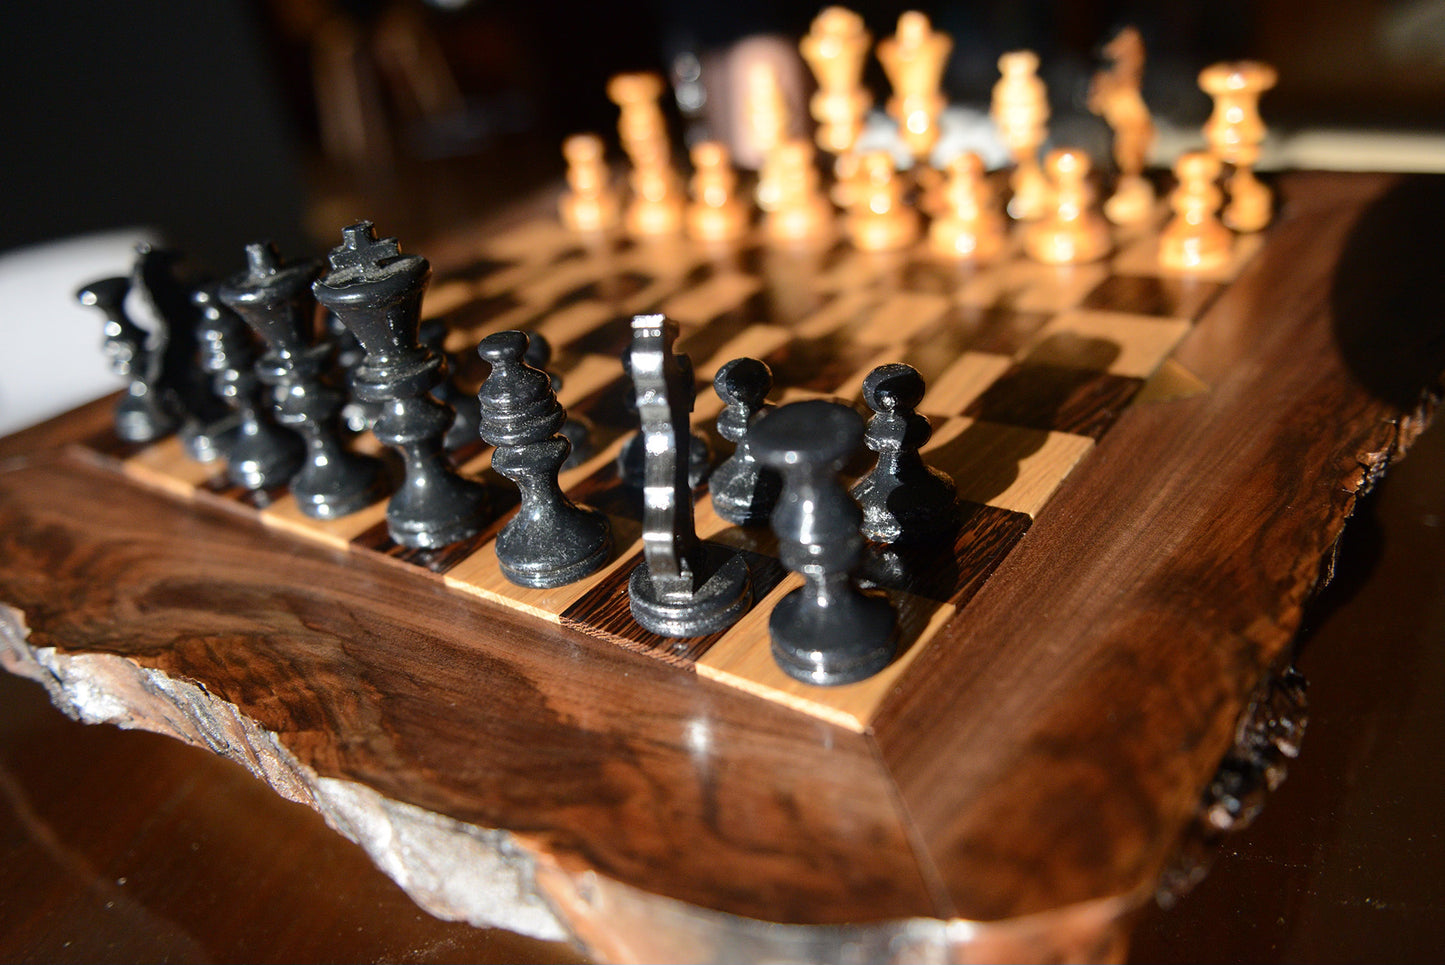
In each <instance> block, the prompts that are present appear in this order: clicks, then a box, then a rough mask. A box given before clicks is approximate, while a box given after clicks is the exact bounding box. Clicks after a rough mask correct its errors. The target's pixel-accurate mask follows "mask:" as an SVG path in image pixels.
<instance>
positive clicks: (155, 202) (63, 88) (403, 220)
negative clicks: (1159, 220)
mask: <svg viewBox="0 0 1445 965" xmlns="http://www.w3.org/2000/svg"><path fill="white" fill-rule="evenodd" d="M819 8H820V4H819V3H818V2H816V0H815V2H799V0H687V2H682V0H609V2H606V3H583V2H562V0H531V2H528V3H501V2H495V0H431V2H429V3H423V2H421V0H208V2H206V3H204V4H196V3H188V2H185V0H148V2H146V3H139V4H137V3H123V2H119V0H48V2H46V3H9V4H4V5H3V9H0V78H3V81H4V89H5V90H7V91H9V92H11V96H10V97H9V98H8V101H9V103H8V104H7V109H6V136H5V138H4V146H3V148H0V150H3V151H4V167H3V170H4V172H5V174H6V176H7V177H6V180H7V186H8V188H9V190H7V191H6V195H7V199H6V203H5V212H6V213H5V217H4V218H3V219H0V250H4V249H10V248H14V247H16V246H20V245H25V244H32V243H36V242H42V241H49V240H53V239H56V238H63V237H68V236H72V235H76V234H80V233H85V232H92V231H97V230H102V229H107V228H117V227H128V226H133V225H146V226H151V227H153V228H156V229H158V230H159V231H160V233H161V234H163V235H164V236H165V237H166V238H167V239H169V240H170V241H171V242H172V243H173V244H175V245H176V246H178V247H181V248H183V249H184V250H187V251H190V252H193V253H194V254H195V255H196V256H197V257H198V258H199V259H201V260H202V261H204V262H205V263H208V264H210V265H211V266H212V267H213V270H216V271H230V270H231V269H232V268H233V267H234V266H236V265H238V264H239V262H240V251H241V246H242V245H243V244H244V243H245V242H247V241H249V240H254V239H256V238H259V237H262V236H268V237H274V238H275V239H276V240H277V241H278V242H279V243H281V244H282V245H283V246H284V247H286V248H287V249H289V250H293V251H294V250H297V249H298V247H306V248H308V249H315V248H319V247H320V246H322V245H328V244H329V243H330V237H331V235H332V234H333V233H334V232H335V231H336V228H337V226H339V225H340V224H342V223H345V219H347V218H350V217H354V216H355V215H356V214H358V213H362V212H364V213H366V214H367V216H368V217H372V218H373V219H374V220H376V221H377V222H378V224H379V225H380V226H381V227H382V229H383V230H384V231H386V232H388V233H394V234H398V235H399V236H401V237H402V238H403V240H404V241H405V240H406V239H407V238H417V237H424V236H425V235H427V234H428V233H430V232H431V231H433V230H436V229H439V228H446V227H451V226H455V225H457V224H460V223H463V222H465V221H466V220H468V219H472V218H475V217H477V216H478V215H481V214H483V213H484V212H485V211H486V210H488V208H489V207H490V206H492V205H493V204H494V203H495V202H496V200H497V199H502V198H509V197H514V196H515V195H516V193H517V192H518V191H519V190H525V189H526V188H527V187H531V186H534V185H539V184H542V183H546V182H549V181H553V180H555V179H557V178H559V177H560V175H561V173H562V170H563V168H562V161H561V156H560V153H559V151H558V145H559V143H560V140H561V138H563V137H564V136H566V135H567V134H569V133H573V132H576V131H581V130H593V131H598V132H600V133H603V134H604V135H605V136H607V137H608V138H609V140H610V141H611V143H612V146H613V150H614V154H615V145H616V112H615V108H614V107H613V106H612V104H611V103H610V102H609V101H608V100H607V98H606V96H605V93H604V86H605V84H606V81H607V78H608V77H609V76H611V75H612V74H614V73H617V72H619V71H622V70H644V69H645V70H655V71H657V72H659V73H661V74H663V75H664V76H667V77H669V78H671V79H672V80H673V81H674V84H675V88H674V89H675V91H676V93H677V94H678V95H679V99H680V100H681V101H682V103H683V104H684V106H685V107H687V108H688V112H689V113H692V114H694V115H697V114H704V115H705V113H706V105H701V106H700V105H699V103H698V102H699V100H700V99H705V98H706V96H707V94H708V85H709V80H710V78H709V77H707V76H699V74H700V72H703V70H704V68H706V67H708V66H715V65H716V64H718V63H719V62H720V61H719V57H720V56H721V55H725V54H726V52H727V51H728V50H729V49H730V48H731V47H732V46H733V45H735V44H736V43H737V42H738V41H740V40H743V39H744V38H748V37H751V36H755V35H759V34H773V35H777V36H780V37H781V38H783V39H784V40H785V41H786V42H787V43H788V44H789V45H790V46H791V44H793V43H795V42H796V40H797V38H799V37H801V36H802V35H803V34H804V33H806V32H807V29H808V25H809V23H810V21H811V19H812V18H813V17H814V16H815V15H816V14H817V12H818V10H819ZM853 8H854V9H856V10H858V12H860V13H861V14H862V15H863V16H864V18H865V20H866V21H867V24H868V26H869V29H870V30H871V31H872V33H873V35H874V37H875V38H881V37H885V36H888V35H890V34H892V32H893V29H894V25H895V23H896V21H897V17H898V14H899V13H900V12H901V11H903V10H904V9H907V8H908V5H907V4H903V3H880V2H865V3H856V4H853ZM927 12H928V13H929V14H930V16H931V17H932V19H933V21H934V24H935V26H936V27H937V29H940V30H944V31H947V32H949V33H951V34H952V36H953V38H954V41H955V46H954V51H953V56H952V59H951V61H950V63H949V66H948V70H947V74H946V77H945V89H946V93H947V94H948V96H949V98H950V100H951V101H952V102H953V103H955V104H959V105H965V106H973V107H977V108H980V109H984V108H986V106H987V102H988V97H989V91H990V88H991V87H992V85H993V83H994V82H995V80H996V79H997V70H996V67H995V63H996V61H997V58H998V55H999V54H1000V53H1001V52H1003V51H1006V50H1011V49H1016V48H1021V47H1027V48H1031V49H1034V50H1036V51H1037V52H1038V53H1039V55H1040V57H1041V62H1042V66H1041V73H1042V75H1043V77H1044V79H1045V81H1046V82H1047V84H1048V87H1049V92H1050V98H1051V100H1052V102H1053V103H1052V109H1053V122H1052V125H1051V126H1052V129H1053V131H1054V137H1055V140H1056V141H1057V140H1059V139H1061V138H1067V139H1069V140H1073V141H1078V140H1087V139H1088V136H1089V135H1088V134H1087V131H1088V130H1089V129H1090V128H1091V127H1097V123H1098V122H1097V121H1095V119H1093V118H1092V117H1091V116H1090V115H1088V113H1087V112H1086V111H1085V110H1084V107H1083V103H1084V91H1085V88H1086V86H1087V83H1088V78H1089V76H1090V74H1091V73H1092V72H1093V71H1094V70H1095V69H1096V68H1097V67H1098V65H1099V63H1100V57H1099V48H1100V46H1101V45H1102V44H1103V43H1104V42H1106V41H1107V40H1108V39H1109V38H1110V37H1111V36H1112V35H1113V34H1114V33H1115V32H1116V31H1117V30H1118V29H1119V28H1120V27H1121V26H1123V25H1125V24H1134V25H1136V26H1137V27H1138V28H1139V29H1140V30H1141V32H1142V33H1143V36H1144V39H1145V42H1146V44H1147V47H1148V56H1149V60H1148V64H1147V67H1146V87H1145V97H1146V100H1147V101H1148V103H1149V104H1150V106H1151V108H1152V109H1153V111H1154V112H1155V114H1156V115H1157V116H1158V117H1159V118H1160V119H1161V120H1162V121H1163V122H1165V123H1166V124H1172V125H1175V126H1177V127H1179V128H1182V129H1196V130H1197V127H1198V125H1199V124H1201V123H1202V122H1203V120H1204V119H1205V117H1206V116H1207V114H1208V111H1209V102H1208V100H1207V98H1206V97H1205V95H1203V94H1201V93H1200V92H1199V90H1198V87H1197V85H1196V84H1195V77H1196V75H1197V74H1198V71H1199V69H1200V68H1201V67H1203V66H1205V65H1207V64H1208V63H1211V62H1213V61H1217V60H1222V59H1236V58H1243V57H1249V58H1256V59H1262V60H1266V61H1269V62H1271V63H1274V64H1275V65H1276V66H1277V67H1278V68H1279V73H1280V82H1279V86H1278V87H1277V89H1275V90H1274V91H1272V92H1270V93H1269V94H1267V95H1266V97H1265V100H1264V104H1263V113H1264V116H1265V118H1266V120H1267V121H1268V122H1269V123H1270V125H1271V127H1272V131H1273V135H1274V137H1275V138H1276V139H1279V138H1285V137H1288V136H1289V135H1290V134H1292V133H1298V132H1300V131H1304V130H1317V129H1320V128H1327V129H1342V128H1352V129H1356V130H1373V131H1382V130H1390V131H1402V132H1408V131H1427V132H1434V133H1445V2H1442V0H1313V2H1311V0H1283V2H1281V0H1277V2H1267V3H1250V2H1243V0H1178V2H1171V3H1168V4H1156V3H1145V2H1133V3H1130V2H1104V0H1099V2H1089V0H1077V2H1072V3H1062V4H1055V3H1046V2H1042V0H1009V2H958V0H952V2H941V3H935V4H929V5H927ZM804 76H806V74H805V75H804ZM868 79H869V81H870V82H871V83H870V86H871V87H872V89H873V91H874V92H875V97H876V98H877V101H878V103H879V104H881V101H882V99H883V97H884V96H886V93H887V90H888V88H887V85H886V81H885V80H884V78H883V76H882V71H881V69H879V67H878V66H877V63H876V61H873V62H872V63H871V66H870V69H869V78H868ZM717 93H721V92H717V91H715V92H714V94H715V95H716V94H717ZM671 107H672V109H673V115H674V116H673V120H674V124H675V126H674V133H675V135H677V134H681V133H682V132H683V129H684V124H683V117H682V114H683V111H681V110H679V109H678V100H674V101H673V103H672V104H671ZM706 123H707V121H706V118H705V117H704V118H703V119H701V120H698V119H696V118H695V119H694V121H693V126H695V127H696V126H699V125H701V126H702V127H706ZM1101 143H1102V142H1101ZM1103 153H1106V152H1103ZM1384 160H1385V161H1388V160H1389V158H1386V159H1384ZM1421 163H1424V162H1421ZM1436 163H1437V164H1445V161H1442V160H1438V159H1437V161H1436ZM1375 166H1379V164H1378V163H1377V164H1376V165H1375Z"/></svg>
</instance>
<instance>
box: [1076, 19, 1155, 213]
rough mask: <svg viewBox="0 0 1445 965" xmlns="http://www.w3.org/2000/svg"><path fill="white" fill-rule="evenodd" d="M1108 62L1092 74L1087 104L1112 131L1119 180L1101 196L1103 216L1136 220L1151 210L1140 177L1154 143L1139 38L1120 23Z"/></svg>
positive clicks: (1150, 194)
mask: <svg viewBox="0 0 1445 965" xmlns="http://www.w3.org/2000/svg"><path fill="white" fill-rule="evenodd" d="M1104 55H1105V56H1106V57H1108V58H1109V60H1110V62H1111V63H1110V65H1109V67H1108V68H1107V69H1106V70H1101V71H1099V72H1098V73H1097V74H1095V75H1094V79H1093V82H1092V83H1091V84H1090V85H1089V97H1088V107H1089V110H1091V111H1093V112H1094V113H1095V114H1098V115H1099V116H1100V117H1102V118H1104V120H1105V121H1107V122H1108V124H1109V127H1110V129H1112V130H1113V132H1114V162H1115V164H1117V165H1118V168H1119V182H1118V184H1117V185H1115V188H1114V193H1113V194H1112V195H1111V196H1110V197H1109V199H1108V200H1107V201H1105V202H1104V216H1105V217H1107V218H1108V219H1109V220H1110V221H1112V222H1114V223H1115V224H1117V225H1130V224H1138V223H1139V222H1141V221H1146V220H1148V218H1149V216H1150V214H1152V213H1153V211H1154V186H1153V185H1151V184H1150V183H1149V182H1148V180H1146V179H1145V178H1144V164H1145V162H1146V161H1147V160H1148V158H1149V148H1150V147H1151V146H1152V145H1153V143H1154V119H1153V118H1152V117H1150V115H1149V107H1148V105H1146V104H1145V103H1144V96H1143V94H1142V93H1141V89H1142V87H1143V83H1144V40H1143V38H1142V37H1140V36H1139V31H1137V30H1135V29H1134V28H1133V27H1125V28H1124V29H1123V30H1121V31H1119V35H1118V36H1117V37H1115V38H1114V39H1113V40H1112V41H1110V42H1109V44H1108V46H1106V47H1105V48H1104Z"/></svg>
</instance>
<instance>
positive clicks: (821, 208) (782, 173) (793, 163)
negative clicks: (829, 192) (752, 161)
mask: <svg viewBox="0 0 1445 965" xmlns="http://www.w3.org/2000/svg"><path fill="white" fill-rule="evenodd" d="M813 157H814V155H813V146H812V145H811V144H809V143H808V142H807V141H805V140H803V139H801V138H798V139H794V140H791V141H787V142H785V143H783V144H782V145H780V146H779V147H778V149H777V151H775V152H774V163H775V164H776V165H777V176H778V189H779V193H778V203H777V204H776V205H775V206H774V207H773V210H771V211H769V212H768V213H767V215H766V216H765V217H764V218H763V230H764V231H765V232H766V233H767V236H768V238H769V239H770V240H772V241H775V242H779V243H782V244H790V245H796V244H818V245H821V244H826V243H827V242H829V241H831V240H832V238H833V234H834V224H833V223H834V217H833V205H832V204H830V203H829V201H828V199H827V198H826V197H824V196H823V193H822V191H821V190H819V187H818V169H817V168H816V167H814V166H813Z"/></svg>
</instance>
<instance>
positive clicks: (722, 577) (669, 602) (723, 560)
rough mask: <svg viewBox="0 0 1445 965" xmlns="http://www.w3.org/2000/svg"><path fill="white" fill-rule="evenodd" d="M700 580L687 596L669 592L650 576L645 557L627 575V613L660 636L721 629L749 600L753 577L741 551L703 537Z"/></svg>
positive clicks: (734, 619)
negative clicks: (692, 591) (668, 593)
mask: <svg viewBox="0 0 1445 965" xmlns="http://www.w3.org/2000/svg"><path fill="white" fill-rule="evenodd" d="M698 556H699V557H700V558H701V559H702V561H703V573H702V576H703V577H704V578H703V579H702V582H701V585H700V586H698V588H697V590H696V591H695V592H694V593H692V594H691V595H690V596H688V597H685V598H670V597H668V596H667V595H665V594H663V593H662V592H661V591H660V590H659V589H658V588H657V585H656V584H655V583H654V582H653V580H652V574H651V573H650V572H649V571H648V569H647V564H646V563H639V564H638V565H637V567H636V569H634V570H633V571H632V576H631V577H630V578H629V579H628V581H627V598H628V605H629V607H630V608H631V610H632V617H633V619H635V620H636V621H637V622H638V623H639V624H640V625H641V626H642V627H643V628H644V629H646V630H650V631H652V632H653V633H655V634H657V635H658V636H662V637H705V636H707V635H708V634H712V633H718V632H719V631H722V630H726V629H727V628H728V627H730V626H732V625H733V624H734V623H736V622H737V621H738V618H739V617H741V616H742V615H743V614H744V613H746V612H747V609H748V606H749V605H750V604H751V603H752V598H753V592H752V577H751V575H750V574H749V573H748V565H747V563H746V561H744V560H743V558H742V556H741V554H739V553H737V552H735V551H733V550H729V549H726V548H725V547H720V546H711V545H709V544H707V543H703V544H701V546H700V549H699V553H698Z"/></svg>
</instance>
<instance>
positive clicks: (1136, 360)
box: [1019, 308, 1190, 379]
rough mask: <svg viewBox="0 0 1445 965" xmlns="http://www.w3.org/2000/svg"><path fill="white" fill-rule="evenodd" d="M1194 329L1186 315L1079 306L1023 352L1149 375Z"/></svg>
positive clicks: (1037, 358) (1065, 363) (1069, 364)
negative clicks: (1153, 314)
mask: <svg viewBox="0 0 1445 965" xmlns="http://www.w3.org/2000/svg"><path fill="white" fill-rule="evenodd" d="M1189 329H1190V325H1189V322H1187V321H1185V320H1183V319H1177V318H1173V319H1171V318H1153V317H1147V316H1143V315H1129V314H1126V313H1124V312H1101V311H1092V310H1087V309H1077V308H1076V309H1070V310H1068V311H1064V312H1061V313H1059V314H1058V315H1056V316H1054V317H1053V318H1052V319H1050V320H1049V322H1048V324H1046V325H1045V326H1044V327H1043V328H1041V329H1039V331H1038V332H1037V333H1036V334H1035V335H1034V337H1033V338H1032V339H1030V340H1029V343H1028V344H1027V345H1025V346H1024V348H1023V350H1022V351H1021V352H1020V353H1019V355H1020V357H1021V358H1024V359H1026V360H1027V361H1029V362H1032V363H1038V364H1043V365H1058V366H1062V367H1064V368H1084V369H1089V370H1091V371H1105V372H1108V373H1109V374H1111V375H1123V376H1129V377H1133V378H1140V379H1147V378H1149V376H1151V375H1153V374H1154V372H1155V371H1156V370H1157V369H1158V368H1159V366H1160V364H1161V363H1163V361H1164V359H1165V358H1167V357H1168V356H1169V353H1170V352H1172V351H1174V346H1176V345H1178V344H1179V342H1180V340H1181V339H1183V338H1184V336H1185V335H1188V334H1189ZM1081 343H1084V344H1081ZM1099 363H1106V364H1102V365H1101V364H1099Z"/></svg>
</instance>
